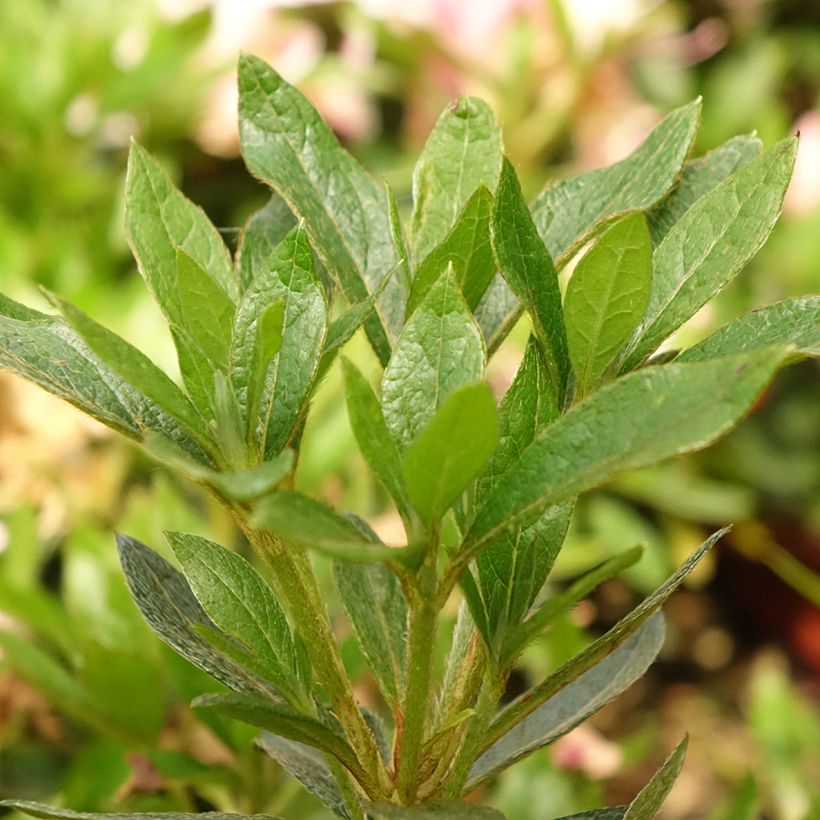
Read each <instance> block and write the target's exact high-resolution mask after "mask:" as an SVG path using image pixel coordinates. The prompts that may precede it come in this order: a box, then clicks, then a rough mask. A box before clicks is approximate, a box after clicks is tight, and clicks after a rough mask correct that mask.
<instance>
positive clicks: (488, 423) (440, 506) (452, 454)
mask: <svg viewBox="0 0 820 820" xmlns="http://www.w3.org/2000/svg"><path fill="white" fill-rule="evenodd" d="M497 443H498V419H497V415H496V410H495V401H494V400H493V396H492V393H491V392H490V388H489V387H488V385H486V384H484V383H483V382H480V383H478V384H468V385H466V386H464V387H459V388H457V389H455V390H453V391H452V392H451V393H450V394H449V395H448V396H447V398H445V400H444V402H443V403H442V404H441V406H440V407H439V409H438V410H437V411H436V414H435V415H434V416H433V418H432V419H431V420H430V423H429V424H428V425H427V426H426V427H425V428H424V429H423V430H422V431H421V432H420V433H419V435H418V436H417V437H416V438H415V439H414V441H413V443H412V444H411V445H410V446H409V447H408V448H407V452H406V453H405V456H404V480H405V483H406V486H407V492H408V495H409V496H410V501H411V502H412V504H413V506H414V507H415V509H416V511H417V512H418V514H419V516H420V517H421V520H422V521H423V522H424V523H426V524H428V525H429V524H431V523H432V522H433V521H436V520H439V519H440V518H441V517H442V515H444V513H445V512H447V510H448V509H449V508H450V505H451V504H452V503H453V502H454V501H455V500H456V498H458V496H459V495H461V493H462V491H463V490H464V489H465V488H466V487H467V485H468V484H469V483H470V482H471V481H472V480H473V478H475V476H476V475H477V474H478V473H479V471H480V470H481V468H482V467H483V466H484V465H485V463H486V462H487V459H488V458H489V457H490V454H491V453H492V452H493V450H494V449H495V446H496V444H497Z"/></svg>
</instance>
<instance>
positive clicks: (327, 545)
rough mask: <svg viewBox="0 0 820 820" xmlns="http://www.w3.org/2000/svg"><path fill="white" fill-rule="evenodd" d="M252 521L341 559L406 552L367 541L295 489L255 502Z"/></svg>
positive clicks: (398, 556)
mask: <svg viewBox="0 0 820 820" xmlns="http://www.w3.org/2000/svg"><path fill="white" fill-rule="evenodd" d="M253 521H254V523H255V524H256V525H257V526H259V527H263V528H264V529H266V530H268V531H269V532H272V533H273V534H274V535H278V536H279V537H280V538H284V539H285V540H286V541H290V542H291V543H293V544H299V545H301V546H304V547H311V548H312V549H316V550H319V551H320V552H326V553H327V554H328V555H332V556H334V557H336V558H341V559H342V560H345V561H353V562H356V563H358V562H365V563H366V562H368V561H389V560H397V561H398V560H401V559H402V558H403V557H404V556H405V555H406V554H407V551H406V550H403V549H394V548H391V547H386V546H384V544H380V543H374V542H373V541H370V540H368V539H367V538H365V537H364V536H363V535H362V534H361V532H360V531H359V530H358V529H357V528H356V526H355V525H354V524H353V523H351V522H350V521H349V520H348V519H347V518H345V517H344V516H341V515H339V514H338V513H337V512H335V511H334V510H333V509H332V508H331V507H328V506H327V505H326V504H322V503H321V502H320V501H315V500H314V499H312V498H308V496H306V495H302V494H301V493H297V492H280V493H274V494H273V495H270V496H268V497H267V498H265V499H264V500H262V501H261V502H260V503H259V504H257V505H256V509H255V511H254V515H253Z"/></svg>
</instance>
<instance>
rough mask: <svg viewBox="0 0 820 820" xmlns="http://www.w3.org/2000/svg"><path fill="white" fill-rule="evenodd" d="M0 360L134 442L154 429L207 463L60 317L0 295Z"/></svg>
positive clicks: (165, 416)
mask: <svg viewBox="0 0 820 820" xmlns="http://www.w3.org/2000/svg"><path fill="white" fill-rule="evenodd" d="M0 364H2V365H3V366H4V367H7V368H8V369H9V370H11V371H13V372H14V373H18V374H19V375H21V376H24V377H25V378H27V379H29V380H30V381H33V382H34V383H35V384H38V385H40V387H43V388H44V389H46V390H48V391H49V392H50V393H53V394H54V395H55V396H59V397H60V398H61V399H65V400H66V401H68V402H70V403H71V404H73V405H74V406H75V407H78V408H79V409H80V410H82V411H83V412H85V413H88V415H90V416H92V417H93V418H95V419H97V420H98V421H100V422H102V423H103V424H105V425H106V426H108V427H111V428H112V429H114V430H116V431H117V432H119V433H123V434H124V435H126V436H129V437H130V438H134V439H136V440H138V441H142V440H143V439H144V438H145V436H147V435H148V434H149V433H152V432H153V433H159V434H161V435H163V436H165V437H166V438H168V439H169V440H171V441H173V442H174V443H175V444H176V445H177V446H178V447H179V448H181V449H182V450H184V451H185V452H186V453H187V454H188V455H189V456H190V457H192V458H194V459H196V460H197V461H199V462H201V463H202V464H211V463H212V461H211V458H210V456H208V455H207V454H206V453H205V451H204V450H203V449H202V447H201V446H200V445H199V444H198V443H197V442H196V441H195V440H194V439H193V438H192V437H191V435H190V434H189V433H188V432H186V430H185V428H184V427H183V426H182V425H181V424H180V422H179V421H178V420H177V419H175V418H173V417H172V416H170V415H169V414H168V413H167V412H166V411H164V410H162V409H161V408H159V407H157V406H156V405H155V404H154V403H153V402H152V401H150V400H149V399H148V398H146V397H145V396H144V395H143V394H142V393H140V392H138V391H137V390H135V389H134V388H133V387H132V386H131V385H130V384H128V383H127V382H125V381H124V380H123V379H122V378H121V377H120V376H118V375H117V374H116V373H114V372H113V371H112V370H111V369H110V368H108V367H107V366H106V365H104V364H103V363H102V362H101V361H100V360H99V359H98V358H97V356H96V355H95V354H94V353H93V352H92V351H91V350H90V349H89V348H88V346H87V345H86V344H85V342H84V341H83V340H82V339H81V338H80V336H79V335H78V334H77V333H76V332H75V331H74V330H73V329H72V328H70V327H69V326H68V325H67V324H66V323H65V322H64V321H62V320H61V319H58V318H56V317H54V316H47V315H46V314H44V313H39V312H38V311H36V310H31V309H29V308H26V307H25V306H23V305H21V304H19V303H17V302H14V301H12V300H11V299H8V298H7V297H5V296H2V295H0Z"/></svg>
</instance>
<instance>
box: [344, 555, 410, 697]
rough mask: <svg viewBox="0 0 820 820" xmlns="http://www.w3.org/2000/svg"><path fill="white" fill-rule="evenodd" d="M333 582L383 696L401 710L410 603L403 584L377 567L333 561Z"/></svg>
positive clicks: (377, 565) (385, 569) (382, 568)
mask: <svg viewBox="0 0 820 820" xmlns="http://www.w3.org/2000/svg"><path fill="white" fill-rule="evenodd" d="M333 578H334V580H335V581H336V587H337V588H338V590H339V597H340V598H341V600H342V604H343V605H344V608H345V611H346V612H347V614H348V617H349V618H350V623H351V624H352V626H353V632H354V634H355V635H356V640H357V641H358V644H359V647H360V648H361V650H362V654H363V655H364V657H365V659H366V660H367V663H368V666H369V667H370V670H371V671H372V672H373V675H374V677H375V678H376V680H377V681H378V683H379V687H380V688H381V691H382V694H383V695H384V696H385V698H386V699H387V700H388V702H389V703H390V704H391V706H393V707H394V708H395V707H398V705H399V702H400V698H401V696H402V695H403V693H404V687H405V682H406V675H407V602H406V601H405V598H404V593H403V592H402V588H401V584H400V583H399V581H398V579H397V578H396V576H395V575H394V574H393V573H392V572H391V571H390V570H389V569H388V568H387V567H385V566H384V565H382V564H375V563H374V564H351V563H348V562H344V561H334V562H333Z"/></svg>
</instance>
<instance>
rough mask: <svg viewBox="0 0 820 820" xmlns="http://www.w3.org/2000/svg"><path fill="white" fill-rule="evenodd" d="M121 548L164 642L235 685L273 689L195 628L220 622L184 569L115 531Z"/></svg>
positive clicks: (134, 591)
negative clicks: (209, 612)
mask: <svg viewBox="0 0 820 820" xmlns="http://www.w3.org/2000/svg"><path fill="white" fill-rule="evenodd" d="M117 548H118V550H119V553H120V561H121V562H122V568H123V572H124V573H125V580H126V581H127V582H128V588H129V590H130V591H131V597H132V598H133V599H134V603H135V604H136V605H137V606H138V607H139V609H140V611H141V612H142V614H143V616H144V617H145V620H146V621H148V624H149V625H150V626H151V628H152V629H153V630H154V632H156V633H157V635H159V637H160V638H162V640H163V641H165V643H167V644H168V645H169V646H170V647H171V648H172V649H174V650H175V651H176V652H178V653H179V654H180V655H182V657H183V658H185V659H186V660H189V661H190V662H191V663H192V664H193V665H194V666H196V667H197V668H199V669H201V670H202V671H203V672H207V673H208V674H209V675H211V676H212V677H214V678H216V679H217V680H218V681H220V682H221V683H224V684H225V685H226V686H227V687H228V688H230V689H233V690H234V691H237V692H253V691H263V692H265V693H266V694H270V692H269V690H268V689H267V687H266V686H265V684H264V683H263V682H262V681H261V680H259V679H258V678H256V677H255V676H254V675H250V674H248V673H247V672H246V671H245V670H243V669H242V668H240V667H239V666H237V665H236V664H235V663H233V662H232V661H229V660H227V659H226V658H224V657H223V656H222V655H220V654H219V653H218V652H217V651H216V650H214V649H213V648H212V647H211V646H209V644H208V643H207V642H206V641H205V640H203V638H201V637H200V636H199V635H197V634H196V632H195V631H194V630H193V628H192V627H193V626H196V625H203V626H207V627H210V628H212V629H216V626H215V624H214V623H213V621H212V620H211V619H210V618H209V617H208V616H207V614H206V613H205V610H204V609H203V608H202V606H201V605H200V603H199V601H197V599H196V598H195V597H194V594H193V592H192V591H191V588H190V586H189V585H188V582H187V581H186V580H185V576H184V575H183V574H182V573H181V572H179V571H178V570H176V569H174V567H172V566H171V565H170V564H169V563H168V562H167V561H166V560H165V559H164V558H162V557H161V556H159V555H157V553H155V552H154V551H153V550H151V549H149V548H148V547H146V546H145V544H141V543H140V542H139V541H137V540H136V539H134V538H129V537H128V536H127V535H117Z"/></svg>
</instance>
